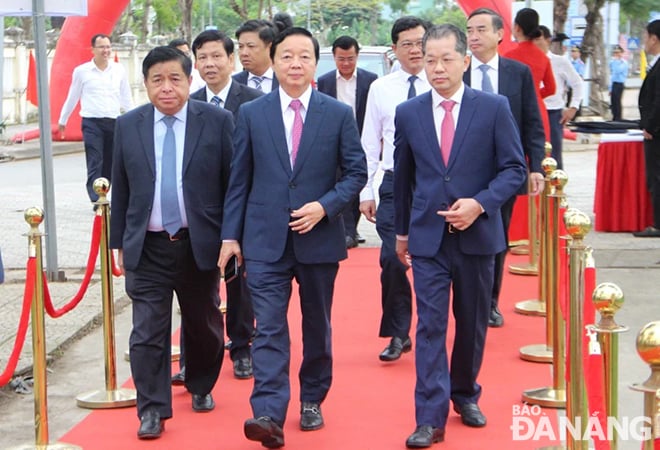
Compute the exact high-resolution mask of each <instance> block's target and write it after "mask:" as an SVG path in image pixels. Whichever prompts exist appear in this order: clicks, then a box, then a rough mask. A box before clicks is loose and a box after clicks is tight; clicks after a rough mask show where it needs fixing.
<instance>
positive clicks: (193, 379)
mask: <svg viewBox="0 0 660 450" xmlns="http://www.w3.org/2000/svg"><path fill="white" fill-rule="evenodd" d="M191 69H192V62H191V61H190V58H188V57H187V56H185V55H184V54H183V53H181V52H180V51H179V50H176V49H173V48H170V47H156V48H154V49H153V50H151V51H150V52H149V53H148V54H147V56H146V57H145V59H144V62H143V63H142V73H143V75H144V84H145V86H146V88H147V94H148V96H149V100H150V101H151V103H148V104H146V105H144V106H141V107H139V108H136V109H133V110H132V111H130V112H129V113H127V114H125V115H123V116H121V117H120V118H119V119H118V120H117V125H116V128H115V139H114V164H113V171H112V173H113V184H112V217H111V222H110V224H111V232H110V246H111V247H112V248H116V249H119V257H118V262H119V265H120V267H121V268H122V271H123V272H124V274H125V276H126V293H127V294H128V295H129V296H130V297H131V300H132V305H133V330H132V331H131V337H130V352H131V371H132V373H133V379H134V382H135V387H136V389H137V413H138V417H139V418H140V427H139V429H138V433H137V435H138V438H139V439H155V438H158V437H160V435H161V433H162V430H163V421H164V420H165V419H169V418H170V417H172V389H171V387H170V371H171V370H170V368H171V364H170V351H171V342H170V333H171V328H170V327H171V320H172V294H173V292H176V294H177V298H178V300H179V304H180V306H181V320H182V323H183V325H184V327H183V329H184V338H185V341H186V345H187V353H186V372H187V373H186V380H185V384H186V388H187V389H188V391H190V392H191V393H192V408H193V410H195V411H197V412H207V411H211V410H212V409H213V408H214V406H215V404H214V402H213V398H212V397H211V393H210V392H211V390H212V389H213V386H214V385H215V382H216V380H217V378H218V374H219V372H220V368H221V366H222V357H223V350H224V347H223V336H222V329H223V324H222V315H221V314H220V311H219V310H218V308H217V306H216V305H217V304H218V280H219V274H218V269H217V267H216V263H217V259H218V251H219V248H220V233H221V226H222V210H223V202H224V195H225V191H226V186H227V182H228V178H229V163H230V161H229V160H230V157H231V154H232V142H231V136H232V133H233V123H232V118H231V114H230V113H229V112H227V111H224V110H222V109H220V108H215V107H213V106H211V105H209V104H206V103H201V102H195V101H192V102H191V101H188V94H189V89H190V83H191V81H192V77H191V76H190V73H191Z"/></svg>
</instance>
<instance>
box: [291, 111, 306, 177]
mask: <svg viewBox="0 0 660 450" xmlns="http://www.w3.org/2000/svg"><path fill="white" fill-rule="evenodd" d="M289 108H291V109H293V112H294V116H293V128H292V130H291V167H292V168H293V167H294V166H295V164H296V157H297V156H298V146H299V145H300V136H301V135H302V130H303V120H302V115H301V114H300V108H302V102H301V101H300V100H298V99H294V100H291V103H290V104H289Z"/></svg>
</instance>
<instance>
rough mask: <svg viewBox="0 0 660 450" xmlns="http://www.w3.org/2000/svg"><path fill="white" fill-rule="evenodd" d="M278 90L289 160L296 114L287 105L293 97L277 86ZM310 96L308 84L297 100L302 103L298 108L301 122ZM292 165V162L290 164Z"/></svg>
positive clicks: (305, 115) (305, 114)
mask: <svg viewBox="0 0 660 450" xmlns="http://www.w3.org/2000/svg"><path fill="white" fill-rule="evenodd" d="M279 91H280V107H281V108H282V120H283V121H284V134H285V135H286V146H287V149H288V150H289V161H290V162H292V161H291V151H292V150H293V144H292V143H293V138H292V136H293V118H294V116H295V115H296V113H295V111H294V110H293V109H291V107H290V106H289V105H290V104H291V100H293V97H289V95H288V94H287V93H286V92H284V89H282V88H281V87H280V88H279ZM311 97H312V86H311V85H310V86H309V87H308V88H307V90H305V92H303V93H302V95H301V96H300V97H298V100H300V103H302V108H300V115H301V116H302V120H303V124H304V123H305V118H306V117H307V110H308V108H309V99H310V98H311ZM291 167H293V164H291Z"/></svg>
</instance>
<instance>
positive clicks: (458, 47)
mask: <svg viewBox="0 0 660 450" xmlns="http://www.w3.org/2000/svg"><path fill="white" fill-rule="evenodd" d="M422 48H423V50H424V61H425V70H426V78H427V79H428V80H429V83H431V86H432V90H431V92H428V93H425V94H423V95H420V96H418V97H415V98H413V99H412V100H408V101H407V102H404V103H402V104H401V105H399V106H398V107H397V109H396V116H395V120H394V121H395V127H396V132H395V138H394V145H395V150H394V208H395V214H394V217H395V222H396V239H397V241H396V252H397V255H398V256H399V259H400V260H401V263H402V264H409V263H411V264H412V270H413V278H414V280H415V298H416V305H417V334H416V338H415V344H416V347H415V369H416V375H417V382H416V384H415V422H416V428H415V431H414V432H413V433H412V434H411V435H410V436H409V437H408V439H407V440H406V447H408V448H426V447H430V446H431V445H432V444H433V443H435V442H441V441H443V440H444V438H445V426H446V423H447V417H448V415H449V402H450V400H451V401H452V402H453V404H454V410H455V411H456V412H457V413H459V414H460V416H461V420H462V421H463V423H464V424H465V425H467V426H471V427H483V426H485V425H486V417H485V416H484V415H483V413H482V412H481V410H480V408H479V405H478V402H479V398H480V396H481V392H482V389H481V386H480V385H479V384H478V382H477V379H478V376H479V371H480V368H481V363H482V361H483V351H484V346H485V341H486V332H487V330H488V315H489V312H490V300H491V298H490V296H491V291H492V284H493V277H494V275H493V267H494V259H495V254H496V253H498V252H501V251H502V250H504V248H505V246H506V242H505V239H504V228H503V225H502V216H501V214H500V212H499V209H500V207H501V206H502V205H503V204H504V203H505V202H506V201H507V200H508V199H509V198H510V197H511V196H513V195H515V193H516V191H517V190H518V189H519V188H520V186H521V185H522V184H523V183H524V181H525V178H526V171H527V168H526V164H525V157H524V155H523V151H522V145H521V143H520V133H519V131H518V128H517V126H516V123H515V121H514V119H513V115H512V114H511V109H510V108H509V103H508V101H507V99H506V98H504V97H503V96H500V95H494V94H492V93H485V92H480V91H477V90H474V89H471V88H469V87H467V86H465V85H464V84H463V73H464V72H465V71H466V69H467V68H468V66H469V64H470V58H469V57H468V56H467V55H466V52H467V39H466V36H465V33H463V32H462V31H461V30H460V29H458V28H457V27H456V26H454V25H440V26H434V27H431V28H430V29H429V30H428V31H427V33H426V35H425V36H424V41H423V47H422ZM450 291H451V292H452V293H453V298H452V301H451V303H452V310H453V315H454V319H455V322H456V331H455V336H454V347H453V350H452V352H451V365H449V363H448V361H447V359H448V358H447V348H446V340H447V323H448V320H449V304H450V300H449V299H450Z"/></svg>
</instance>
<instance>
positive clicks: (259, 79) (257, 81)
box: [252, 77, 264, 92]
mask: <svg viewBox="0 0 660 450" xmlns="http://www.w3.org/2000/svg"><path fill="white" fill-rule="evenodd" d="M252 82H253V83H254V88H255V89H257V90H258V91H262V92H263V88H262V87H261V83H263V82H264V77H252Z"/></svg>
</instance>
